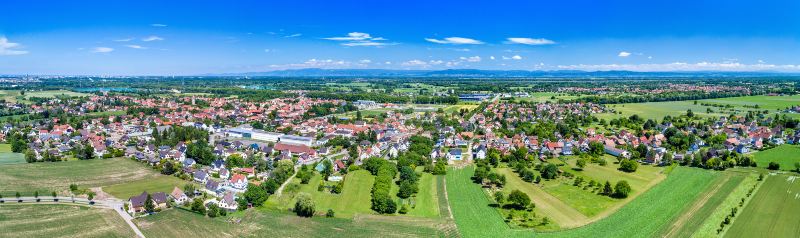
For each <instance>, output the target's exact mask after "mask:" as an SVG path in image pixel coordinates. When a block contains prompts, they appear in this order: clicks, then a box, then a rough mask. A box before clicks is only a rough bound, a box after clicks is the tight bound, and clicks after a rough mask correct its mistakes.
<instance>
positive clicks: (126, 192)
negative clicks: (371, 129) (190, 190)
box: [103, 176, 188, 200]
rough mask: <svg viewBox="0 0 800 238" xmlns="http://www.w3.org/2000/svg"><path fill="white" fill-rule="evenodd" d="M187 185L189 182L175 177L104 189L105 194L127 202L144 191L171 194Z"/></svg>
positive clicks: (163, 177) (138, 181) (164, 177)
mask: <svg viewBox="0 0 800 238" xmlns="http://www.w3.org/2000/svg"><path fill="white" fill-rule="evenodd" d="M187 183H188V182H187V181H184V180H181V179H179V178H176V177H174V176H157V177H154V178H149V179H141V180H135V181H131V182H126V183H120V184H114V185H109V186H105V187H103V192H106V193H108V194H111V195H112V196H114V197H116V198H119V199H122V200H126V199H128V198H130V197H132V196H136V195H139V194H142V192H144V191H147V192H148V193H154V192H164V193H166V194H169V193H170V192H172V189H173V188H175V187H178V188H180V189H183V185H185V184H187Z"/></svg>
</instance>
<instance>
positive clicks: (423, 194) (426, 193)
mask: <svg viewBox="0 0 800 238" xmlns="http://www.w3.org/2000/svg"><path fill="white" fill-rule="evenodd" d="M437 187H438V179H437V178H436V176H434V175H431V174H429V173H423V174H422V176H420V178H419V191H418V192H417V194H416V195H415V196H414V197H412V198H411V199H409V200H412V202H413V204H414V206H409V207H408V208H409V209H410V211H409V212H408V215H411V216H418V217H430V218H436V217H439V193H438V190H437Z"/></svg>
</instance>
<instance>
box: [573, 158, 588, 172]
mask: <svg viewBox="0 0 800 238" xmlns="http://www.w3.org/2000/svg"><path fill="white" fill-rule="evenodd" d="M575 165H577V166H578V168H580V169H581V170H583V168H584V167H586V159H584V158H580V159H578V161H576V162H575Z"/></svg>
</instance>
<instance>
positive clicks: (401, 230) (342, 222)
mask: <svg viewBox="0 0 800 238" xmlns="http://www.w3.org/2000/svg"><path fill="white" fill-rule="evenodd" d="M135 222H136V224H137V225H138V226H139V228H140V229H141V230H142V232H143V233H144V234H145V236H147V237H213V238H217V237H441V236H444V235H445V233H444V232H443V231H441V230H440V229H438V227H439V226H441V223H439V222H438V221H435V220H426V219H423V220H404V219H400V218H399V217H385V218H372V217H363V218H362V217H359V218H356V219H344V218H325V217H319V216H317V217H313V218H302V217H298V216H295V215H294V214H289V213H284V212H277V211H262V210H252V209H251V210H248V211H245V212H237V213H235V214H233V215H229V216H227V217H218V218H208V217H202V216H199V215H197V214H195V213H192V212H188V211H185V210H181V209H171V210H168V211H164V212H161V213H159V214H156V215H153V216H147V217H144V218H140V219H136V220H135Z"/></svg>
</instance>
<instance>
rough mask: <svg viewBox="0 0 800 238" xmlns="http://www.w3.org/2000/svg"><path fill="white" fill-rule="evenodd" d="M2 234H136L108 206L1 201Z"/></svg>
mask: <svg viewBox="0 0 800 238" xmlns="http://www.w3.org/2000/svg"><path fill="white" fill-rule="evenodd" d="M0 231H2V232H1V234H0V236H2V237H133V236H135V235H134V234H133V231H132V230H131V228H130V227H129V226H128V225H127V224H125V221H124V220H122V218H121V217H119V215H118V214H117V213H116V212H114V211H112V210H108V209H97V208H88V207H83V206H73V205H57V204H36V205H30V204H5V205H0Z"/></svg>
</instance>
